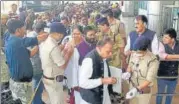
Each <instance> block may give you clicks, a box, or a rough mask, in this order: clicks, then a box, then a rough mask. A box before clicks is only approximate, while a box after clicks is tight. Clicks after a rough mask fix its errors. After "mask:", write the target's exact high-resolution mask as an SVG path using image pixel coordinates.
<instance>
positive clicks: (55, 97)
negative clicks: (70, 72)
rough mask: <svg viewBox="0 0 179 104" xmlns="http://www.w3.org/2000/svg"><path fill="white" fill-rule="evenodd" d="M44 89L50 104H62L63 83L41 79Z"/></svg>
mask: <svg viewBox="0 0 179 104" xmlns="http://www.w3.org/2000/svg"><path fill="white" fill-rule="evenodd" d="M43 83H44V86H45V89H46V91H47V93H48V96H49V98H50V103H51V104H64V95H63V82H57V81H56V80H49V79H45V78H43Z"/></svg>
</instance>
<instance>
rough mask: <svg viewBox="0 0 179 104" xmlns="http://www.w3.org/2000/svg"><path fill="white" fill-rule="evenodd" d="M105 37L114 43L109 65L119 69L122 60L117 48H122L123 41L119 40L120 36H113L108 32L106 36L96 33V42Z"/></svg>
mask: <svg viewBox="0 0 179 104" xmlns="http://www.w3.org/2000/svg"><path fill="white" fill-rule="evenodd" d="M105 36H108V37H110V38H111V39H112V40H113V41H114V45H113V49H112V57H111V59H110V61H109V65H110V66H114V67H118V68H120V67H121V62H122V60H121V57H120V56H119V54H120V51H119V48H120V47H124V41H123V39H122V38H121V35H120V34H118V35H116V36H115V35H114V34H113V33H112V32H111V31H109V32H108V33H106V34H102V33H101V32H99V33H97V37H98V40H101V39H103V38H104V37H105Z"/></svg>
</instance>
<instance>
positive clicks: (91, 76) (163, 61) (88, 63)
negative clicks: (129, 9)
mask: <svg viewBox="0 0 179 104" xmlns="http://www.w3.org/2000/svg"><path fill="white" fill-rule="evenodd" d="M17 8H18V7H17V5H16V4H13V5H12V11H10V12H9V14H1V46H2V49H1V54H2V56H3V57H5V60H3V61H4V62H3V63H4V65H6V67H5V68H4V69H3V71H5V72H4V73H8V75H9V77H8V78H7V80H5V81H4V82H3V83H2V86H3V90H5V89H8V87H9V88H10V91H11V92H12V96H13V99H14V100H16V101H17V100H18V102H19V103H18V104H20V103H22V104H29V103H33V104H43V103H44V102H43V101H42V93H43V91H46V92H47V94H48V98H49V101H50V104H64V102H67V103H69V104H122V103H123V104H144V103H147V104H149V102H150V99H149V98H150V97H151V96H152V91H151V90H152V86H153V85H154V84H155V83H154V81H155V80H157V87H158V91H157V93H158V94H163V93H168V94H172V93H175V88H176V85H177V81H178V80H177V76H178V65H179V41H178V40H177V39H176V37H177V33H176V31H175V30H174V29H173V28H169V29H167V30H165V31H164V33H163V37H162V41H159V39H158V37H157V36H158V34H156V32H155V31H153V30H150V29H148V28H147V25H148V19H147V17H146V16H145V15H138V16H136V17H135V21H134V24H135V28H136V30H131V32H130V34H126V28H125V24H124V23H123V22H122V21H121V20H120V17H121V9H120V5H119V4H118V3H115V4H112V5H111V4H98V5H97V4H83V3H82V4H74V3H68V4H65V5H63V6H59V7H58V8H55V9H53V10H51V11H45V12H43V13H35V12H34V11H33V10H26V9H24V8H23V7H20V8H19V14H17ZM111 66H112V67H115V68H117V69H118V70H122V76H121V78H122V79H119V78H118V77H114V76H113V75H112V74H111V69H110V68H111ZM2 76H3V75H2ZM157 76H158V77H166V78H159V79H157ZM169 77H176V78H169ZM65 80H67V81H66V83H65V84H66V86H67V87H68V90H69V99H68V101H66V100H65V98H64V85H65V84H64V82H65ZM119 80H122V82H121V83H118V82H119ZM115 84H121V85H122V92H121V93H117V92H115V91H113V85H115ZM165 87H167V92H165ZM33 93H35V95H34V96H33V99H31V98H32V95H33ZM112 96H113V97H114V99H117V100H112V98H111V97H112ZM118 96H120V97H118ZM31 100H32V101H31ZM122 101H124V102H122ZM165 102H166V103H165V104H171V102H172V96H167V97H166V101H165ZM4 104H6V103H4ZM156 104H162V96H157V97H156Z"/></svg>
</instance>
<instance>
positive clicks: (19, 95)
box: [5, 19, 48, 104]
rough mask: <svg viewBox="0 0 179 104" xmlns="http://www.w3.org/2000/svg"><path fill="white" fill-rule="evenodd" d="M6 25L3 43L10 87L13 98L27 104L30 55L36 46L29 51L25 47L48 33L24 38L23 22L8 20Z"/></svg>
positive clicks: (29, 95)
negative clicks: (6, 37) (8, 34)
mask: <svg viewBox="0 0 179 104" xmlns="http://www.w3.org/2000/svg"><path fill="white" fill-rule="evenodd" d="M7 27H8V31H9V33H10V36H9V38H8V39H7V41H6V44H5V55H6V60H7V65H8V67H9V72H10V89H11V91H12V95H13V98H14V99H20V100H21V102H22V104H28V103H29V100H30V98H31V93H32V88H31V86H30V82H31V80H32V76H33V68H32V63H31V61H30V57H31V56H33V55H35V54H36V53H37V52H38V47H36V48H34V49H32V50H31V51H30V50H28V49H27V47H29V46H34V45H38V43H40V42H42V41H44V40H45V39H46V38H47V37H48V35H47V34H45V33H44V34H42V35H39V36H37V37H36V38H27V37H26V38H25V37H24V35H25V34H26V30H25V26H24V23H23V22H22V21H20V20H15V19H12V20H10V21H9V22H8V23H7Z"/></svg>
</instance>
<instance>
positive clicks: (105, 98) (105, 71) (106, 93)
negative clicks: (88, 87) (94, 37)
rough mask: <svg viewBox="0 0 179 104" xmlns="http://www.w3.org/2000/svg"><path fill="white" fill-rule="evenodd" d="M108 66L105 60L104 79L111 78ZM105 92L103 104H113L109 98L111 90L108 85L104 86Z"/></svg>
mask: <svg viewBox="0 0 179 104" xmlns="http://www.w3.org/2000/svg"><path fill="white" fill-rule="evenodd" d="M108 74H109V73H108V66H107V63H106V60H104V77H109V75H108ZM103 88H104V90H103V91H104V92H103V104H111V99H110V96H109V90H108V85H103Z"/></svg>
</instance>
